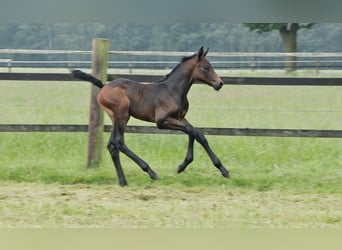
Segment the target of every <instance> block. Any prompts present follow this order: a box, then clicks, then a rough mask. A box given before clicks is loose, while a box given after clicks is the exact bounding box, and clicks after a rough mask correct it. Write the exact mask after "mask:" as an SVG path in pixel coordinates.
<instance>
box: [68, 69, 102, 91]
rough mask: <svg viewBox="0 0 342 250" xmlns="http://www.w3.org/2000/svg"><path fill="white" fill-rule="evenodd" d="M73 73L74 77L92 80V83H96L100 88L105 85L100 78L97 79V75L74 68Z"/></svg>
mask: <svg viewBox="0 0 342 250" xmlns="http://www.w3.org/2000/svg"><path fill="white" fill-rule="evenodd" d="M71 75H72V76H73V77H74V78H77V79H80V80H83V81H88V82H91V83H92V84H94V85H95V86H97V87H99V88H100V89H102V88H103V87H104V85H103V83H102V81H101V80H100V79H97V78H96V77H93V76H92V75H89V74H87V73H84V72H83V71H81V70H78V69H76V70H72V71H71Z"/></svg>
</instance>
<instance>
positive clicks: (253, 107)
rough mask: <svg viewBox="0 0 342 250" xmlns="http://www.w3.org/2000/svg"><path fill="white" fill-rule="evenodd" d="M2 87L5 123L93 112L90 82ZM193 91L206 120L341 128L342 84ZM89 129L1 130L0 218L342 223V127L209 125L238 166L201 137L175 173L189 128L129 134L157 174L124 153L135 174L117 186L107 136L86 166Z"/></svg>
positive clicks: (122, 223) (195, 111) (197, 121)
mask: <svg viewBox="0 0 342 250" xmlns="http://www.w3.org/2000/svg"><path fill="white" fill-rule="evenodd" d="M0 89H1V91H0V122H1V123H31V124H35V123H37V124H38V123H46V124H53V123H74V124H79V123H80V124H86V123H87V122H88V116H89V114H88V112H89V106H88V105H89V90H90V88H89V85H88V84H83V83H80V82H73V83H67V82H66V83H42V82H24V83H17V82H15V81H12V82H4V81H2V82H0ZM189 99H190V103H191V109H190V112H189V114H188V120H190V121H191V122H192V123H193V124H194V125H195V126H200V127H206V126H208V127H211V126H212V127H242V128H244V127H253V128H301V129H305V128H309V129H341V124H342V112H341V108H342V91H341V88H340V87H269V86H268V87H262V86H229V85H228V86H225V87H224V88H223V89H222V90H221V91H220V92H215V91H213V90H212V89H211V88H209V87H207V86H204V85H200V86H198V85H195V86H193V88H192V89H191V91H190V95H189ZM317 111H324V112H317ZM106 123H107V124H109V119H108V118H106ZM130 124H144V123H143V122H140V121H137V120H134V119H131V120H130ZM108 138H109V134H108V133H105V134H104V140H105V141H107V140H108ZM87 141H88V138H87V134H86V133H0V152H1V153H0V183H1V188H0V201H1V202H0V203H1V205H0V217H1V218H0V221H1V222H0V226H1V227H44V226H48V227H55V226H57V227H60V226H66V227H75V226H76V227H77V226H81V227H87V226H90V227H100V226H105V227H196V228H198V227H340V226H341V224H342V214H341V212H340V210H339V209H336V208H337V207H341V199H340V198H341V193H342V185H341V183H342V168H341V166H342V154H341V152H342V141H341V140H340V139H317V138H306V139H304V138H267V137H227V136H208V141H209V143H210V145H211V147H212V149H213V150H214V152H215V153H216V154H217V155H218V156H219V158H220V159H221V160H222V162H223V163H224V165H225V166H226V167H227V168H228V169H229V170H230V172H231V176H232V178H231V179H225V178H223V177H222V176H221V175H220V173H219V171H218V170H217V169H216V168H215V167H213V166H212V164H211V162H210V160H209V159H208V157H207V155H206V154H205V152H204V150H203V149H202V148H201V147H200V146H199V145H198V144H195V154H194V157H195V160H194V162H193V163H192V164H191V165H190V166H189V167H188V169H187V170H186V171H185V172H184V173H182V174H177V173H176V169H177V167H178V165H179V164H180V163H181V162H182V160H183V158H184V156H185V153H186V146H187V137H186V136H185V135H148V134H126V143H127V145H128V146H129V147H130V148H131V149H132V150H133V151H134V152H136V153H137V154H138V155H139V156H141V157H142V158H143V159H144V160H146V161H147V162H148V163H149V164H150V165H151V167H152V168H153V169H154V170H155V171H156V172H157V173H158V175H159V176H160V180H157V181H152V180H150V179H149V177H148V176H147V175H146V174H145V173H144V172H142V171H141V169H140V168H139V167H138V166H136V165H135V164H134V163H133V162H132V161H131V160H130V159H128V158H127V157H124V156H122V165H123V168H124V171H125V174H126V177H127V180H128V182H129V187H128V188H124V189H122V188H120V187H118V186H117V177H116V173H115V170H114V167H113V163H112V162H111V158H110V157H109V154H108V152H107V150H106V146H105V145H103V160H102V163H101V166H100V167H99V168H97V169H91V170H87V169H86V167H85V166H86V154H87ZM26 198H27V200H25V199H26ZM96 201H98V203H97V205H96ZM144 206H145V207H144ZM137 207H140V208H141V210H139V211H137V210H136V208H137ZM196 208H201V209H199V210H200V211H198V209H196ZM298 209H299V211H297V210H298ZM23 211H25V213H23ZM297 212H298V213H297ZM27 214H30V215H31V216H27ZM101 216H102V217H101ZM138 217H140V218H146V219H145V220H144V221H141V220H138V219H137V218H138ZM175 218H177V219H175ZM115 223H118V224H115Z"/></svg>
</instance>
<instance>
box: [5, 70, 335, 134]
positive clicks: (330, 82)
mask: <svg viewBox="0 0 342 250" xmlns="http://www.w3.org/2000/svg"><path fill="white" fill-rule="evenodd" d="M117 77H124V78H130V79H133V80H137V81H144V82H151V81H155V80H158V79H160V78H161V76H158V75H125V74H116V75H108V80H111V79H115V78H117ZM0 79H1V80H18V81H19V80H20V81H28V80H29V81H47V84H48V82H49V81H61V82H63V81H75V79H73V78H72V77H71V75H70V74H57V73H51V74H50V73H0ZM222 80H223V81H224V82H225V84H228V85H230V84H231V85H278V86H279V85H281V86H327V87H328V86H342V78H303V77H301V78H271V77H222ZM341 91H342V88H341ZM199 129H200V130H201V131H202V132H204V133H205V134H208V135H226V136H270V137H321V138H342V130H306V129H304V130H303V129H261V128H260V129H259V128H258V129H256V128H199ZM87 131H88V125H71V124H49V125H47V124H35V125H32V124H30V125H29V124H0V132H87ZM104 131H105V132H109V131H110V126H104ZM127 132H128V133H153V134H165V133H167V134H170V133H172V134H177V133H179V132H177V131H170V130H159V129H157V128H156V127H152V126H128V127H127Z"/></svg>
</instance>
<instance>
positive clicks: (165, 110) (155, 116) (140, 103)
mask: <svg viewBox="0 0 342 250" xmlns="http://www.w3.org/2000/svg"><path fill="white" fill-rule="evenodd" d="M208 50H209V49H207V50H206V51H205V52H204V51H203V47H201V48H200V49H199V50H198V52H197V53H196V54H194V55H192V56H189V57H184V58H183V59H182V61H181V63H180V64H178V65H177V66H176V67H175V68H174V69H173V70H172V71H171V72H170V73H169V74H168V75H166V76H165V77H164V78H163V79H161V80H159V81H157V82H154V83H150V84H142V83H139V82H135V81H131V80H129V79H122V78H120V79H116V80H114V81H112V82H109V83H108V84H106V85H103V84H102V82H101V81H100V80H99V79H97V78H95V77H93V76H91V75H89V74H86V73H84V72H82V71H80V70H73V71H72V75H73V76H74V77H75V78H78V79H81V80H84V81H89V82H91V83H93V84H95V85H96V86H97V87H99V88H101V91H100V92H99V95H98V97H97V100H98V103H99V104H100V106H101V107H102V108H103V109H104V111H106V113H107V114H108V115H109V117H110V118H111V120H112V122H113V130H112V134H111V137H110V140H109V143H108V146H107V147H108V150H109V152H110V155H111V157H112V160H113V163H114V166H115V168H116V171H117V175H118V179H119V184H120V185H121V186H125V185H127V181H126V178H125V175H124V173H123V170H122V167H121V162H120V157H119V153H120V152H122V153H124V154H125V155H127V156H128V157H129V158H131V159H132V160H133V161H134V162H135V163H136V164H137V165H138V166H139V167H140V168H141V169H142V170H143V171H145V172H147V173H148V174H149V176H150V177H151V178H152V179H158V175H157V174H156V173H155V172H154V171H153V170H152V169H151V168H150V166H149V165H148V164H147V163H146V162H145V161H143V160H142V159H141V158H140V157H138V156H137V155H136V154H135V153H133V152H132V151H131V150H130V149H129V148H128V147H127V146H126V144H125V141H124V132H125V127H126V124H127V122H128V119H129V118H130V116H133V117H135V118H137V119H140V120H144V121H148V122H154V123H156V124H157V127H158V128H159V129H171V130H180V131H183V132H184V133H186V134H187V135H188V137H189V143H188V150H187V153H186V156H185V160H184V161H183V163H182V164H180V165H179V167H178V173H180V172H182V171H184V170H185V168H186V167H187V166H188V165H189V164H190V163H191V162H192V161H193V146H194V140H196V141H197V142H199V143H200V144H201V145H202V146H203V148H204V149H205V151H206V152H207V154H208V155H209V157H210V159H211V161H212V162H213V164H214V165H215V167H216V168H218V169H219V170H220V172H221V174H222V175H223V176H224V177H227V178H229V172H228V170H227V169H225V167H224V166H223V165H222V163H221V161H220V160H219V159H218V158H217V156H216V155H215V154H214V152H213V151H212V150H211V148H210V147H209V144H208V142H207V140H206V138H205V137H204V135H203V134H202V133H200V132H199V131H197V130H196V129H195V128H194V127H193V126H192V125H191V124H190V123H189V122H188V121H187V120H186V119H185V115H186V113H187V111H188V109H189V102H188V99H187V94H188V92H189V90H190V87H191V85H192V84H193V83H194V82H195V81H198V82H204V83H206V84H208V85H209V86H212V87H213V88H214V89H215V90H219V89H220V88H221V87H222V86H223V81H222V80H221V78H220V77H219V76H218V75H217V74H216V72H215V71H214V69H213V68H212V66H211V64H210V62H209V61H208V60H207V59H206V58H205V56H206V55H207V53H208Z"/></svg>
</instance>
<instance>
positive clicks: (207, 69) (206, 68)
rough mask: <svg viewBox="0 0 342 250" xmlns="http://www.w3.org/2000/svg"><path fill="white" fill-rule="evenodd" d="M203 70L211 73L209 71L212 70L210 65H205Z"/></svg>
mask: <svg viewBox="0 0 342 250" xmlns="http://www.w3.org/2000/svg"><path fill="white" fill-rule="evenodd" d="M202 68H203V70H204V71H209V69H210V67H209V65H203V67H202Z"/></svg>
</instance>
